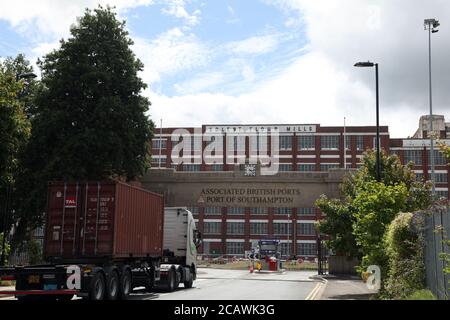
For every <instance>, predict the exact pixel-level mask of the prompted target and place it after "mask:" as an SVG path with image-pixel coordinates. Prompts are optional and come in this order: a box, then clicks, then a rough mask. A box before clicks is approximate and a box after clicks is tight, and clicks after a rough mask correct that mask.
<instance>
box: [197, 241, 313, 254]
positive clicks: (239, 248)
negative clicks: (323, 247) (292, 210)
mask: <svg viewBox="0 0 450 320" xmlns="http://www.w3.org/2000/svg"><path fill="white" fill-rule="evenodd" d="M204 253H206V254H208V253H209V252H204ZM244 253H245V250H244V243H243V242H227V246H226V254H228V255H243V254H244ZM281 254H282V255H283V256H286V255H290V254H291V244H290V243H281ZM316 255H317V246H316V244H315V243H297V256H316Z"/></svg>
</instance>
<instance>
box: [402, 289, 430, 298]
mask: <svg viewBox="0 0 450 320" xmlns="http://www.w3.org/2000/svg"><path fill="white" fill-rule="evenodd" d="M404 300H436V297H435V296H434V294H433V293H432V292H431V291H430V290H417V291H415V292H413V293H412V294H411V295H409V296H408V297H406V298H405V299H404Z"/></svg>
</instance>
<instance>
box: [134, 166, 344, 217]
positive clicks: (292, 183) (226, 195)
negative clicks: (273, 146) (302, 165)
mask: <svg viewBox="0 0 450 320" xmlns="http://www.w3.org/2000/svg"><path fill="white" fill-rule="evenodd" d="M347 172H348V170H341V169H334V170H330V171H329V172H311V173H304V172H281V173H278V174H277V175H274V176H261V175H257V176H256V177H246V176H244V174H243V173H242V172H239V171H227V172H178V171H175V170H173V169H153V170H150V172H149V173H148V174H147V175H146V176H145V177H144V178H142V179H141V182H142V187H143V188H145V189H148V190H151V191H154V192H157V193H161V194H164V195H165V201H166V205H169V206H204V207H292V208H295V207H308V206H312V205H313V204H314V202H315V201H316V200H317V198H318V197H319V196H320V195H321V194H326V195H327V196H329V197H339V194H340V193H339V184H340V183H341V182H342V178H343V175H344V174H345V173H347Z"/></svg>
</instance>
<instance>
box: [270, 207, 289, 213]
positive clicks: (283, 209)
mask: <svg viewBox="0 0 450 320" xmlns="http://www.w3.org/2000/svg"><path fill="white" fill-rule="evenodd" d="M273 213H274V214H292V208H283V207H281V208H273Z"/></svg>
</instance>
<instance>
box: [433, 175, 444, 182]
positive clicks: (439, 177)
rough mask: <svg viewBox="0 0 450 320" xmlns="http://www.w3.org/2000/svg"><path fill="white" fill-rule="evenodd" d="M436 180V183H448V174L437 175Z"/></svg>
mask: <svg viewBox="0 0 450 320" xmlns="http://www.w3.org/2000/svg"><path fill="white" fill-rule="evenodd" d="M434 180H435V182H436V183H447V173H435V174H434Z"/></svg>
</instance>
